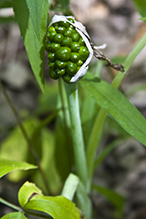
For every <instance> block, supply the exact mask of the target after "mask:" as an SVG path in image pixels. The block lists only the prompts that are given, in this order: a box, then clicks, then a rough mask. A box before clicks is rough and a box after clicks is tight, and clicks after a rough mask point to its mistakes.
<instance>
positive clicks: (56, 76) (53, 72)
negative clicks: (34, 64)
mask: <svg viewBox="0 0 146 219" xmlns="http://www.w3.org/2000/svg"><path fill="white" fill-rule="evenodd" d="M49 75H50V77H51V78H52V79H54V80H56V79H58V78H59V77H60V76H59V75H57V74H56V72H55V71H53V70H52V69H49Z"/></svg>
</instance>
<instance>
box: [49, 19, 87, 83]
mask: <svg viewBox="0 0 146 219" xmlns="http://www.w3.org/2000/svg"><path fill="white" fill-rule="evenodd" d="M68 20H69V21H70V22H71V23H74V20H73V19H72V18H69V19H68ZM45 49H46V51H47V52H48V59H49V63H48V66H49V75H50V77H51V78H52V79H58V78H59V77H62V78H63V80H64V81H65V82H66V83H70V80H71V78H72V77H73V76H74V75H75V74H76V73H77V72H78V71H79V69H80V67H81V66H82V65H83V63H84V62H85V61H86V59H87V58H88V56H89V50H88V48H87V47H86V44H85V42H84V40H83V38H82V37H81V36H80V34H79V33H78V32H77V31H76V30H75V28H74V26H73V25H72V24H70V23H69V22H68V21H60V22H56V23H53V24H52V25H51V26H49V27H48V29H47V34H46V42H45Z"/></svg>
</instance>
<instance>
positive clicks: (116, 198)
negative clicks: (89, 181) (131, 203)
mask: <svg viewBox="0 0 146 219" xmlns="http://www.w3.org/2000/svg"><path fill="white" fill-rule="evenodd" d="M92 188H93V189H94V190H96V191H97V192H98V193H100V194H101V195H103V196H104V197H105V198H107V199H108V200H109V201H110V202H111V203H112V204H113V205H114V206H115V207H116V208H117V210H118V211H119V213H122V211H123V207H124V203H125V199H124V197H123V196H122V195H120V194H119V193H117V192H114V191H112V190H110V189H108V188H106V187H102V186H99V185H93V186H92Z"/></svg>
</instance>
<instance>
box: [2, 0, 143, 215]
mask: <svg viewBox="0 0 146 219" xmlns="http://www.w3.org/2000/svg"><path fill="white" fill-rule="evenodd" d="M71 10H72V12H73V14H74V15H75V17H76V18H77V20H79V21H81V22H83V23H84V24H85V25H86V27H87V30H88V32H89V33H90V36H91V38H92V40H93V42H94V44H96V45H101V44H103V43H106V44H107V48H106V49H105V50H104V53H105V54H106V55H107V56H108V57H110V58H112V57H114V56H120V55H124V56H126V55H128V54H129V53H130V51H131V50H132V49H133V48H134V46H135V45H136V43H137V42H138V41H139V40H140V39H141V37H142V36H143V34H144V33H145V31H146V26H145V24H144V22H143V21H140V20H138V19H139V18H140V15H139V14H138V13H137V12H136V10H135V8H134V6H133V4H132V2H131V0H104V1H98V0H71ZM145 57H146V49H144V50H143V51H142V52H141V53H140V54H139V56H138V57H137V58H136V60H135V61H134V63H133V65H132V67H131V69H130V70H129V71H128V75H127V76H126V77H125V79H124V81H123V82H122V85H121V88H120V89H121V90H122V91H123V92H124V93H125V94H126V95H127V96H128V98H129V99H130V101H131V102H132V103H133V104H134V105H135V106H136V107H137V108H138V109H139V110H140V111H141V112H142V114H143V115H144V116H145V117H146V90H140V91H138V92H136V93H134V94H131V95H128V94H127V93H128V91H129V90H130V89H131V88H133V87H135V86H137V85H142V84H144V83H145V79H146V62H145ZM94 62H96V60H95V58H94V59H93V61H92V63H94ZM45 74H46V78H47V79H48V76H47V68H46V73H45ZM113 74H115V71H113V70H111V74H110V75H109V73H108V72H107V71H106V68H103V70H102V77H103V78H104V79H105V80H107V81H111V79H112V77H113ZM16 78H17V80H16ZM0 79H1V80H2V82H3V84H4V85H5V87H6V89H7V91H8V94H9V96H10V97H11V99H12V101H13V103H14V105H15V106H16V107H17V109H18V110H19V111H20V110H22V109H28V110H29V111H31V110H34V109H35V107H36V106H37V99H36V98H37V95H38V93H39V89H38V87H37V86H36V82H35V79H34V76H33V74H32V72H31V70H30V66H29V63H28V59H27V56H26V52H25V48H24V45H23V42H22V39H21V37H20V33H19V29H18V26H17V24H14V23H11V24H6V25H1V28H0ZM0 121H1V122H0V140H2V139H4V138H5V136H6V135H7V132H8V130H11V128H13V126H14V125H15V124H16V122H15V118H14V116H13V113H12V112H11V110H10V109H9V107H8V105H7V103H6V101H5V99H4V97H3V95H2V94H1V91H0ZM107 126H108V125H107ZM108 128H109V127H107V129H108ZM115 137H116V131H115V130H113V133H112V134H111V133H110V135H109V132H108V131H107V132H106V131H105V137H104V140H103V141H102V144H101V148H102V147H105V146H106V145H107V144H109V143H110V141H111V139H113V138H115ZM94 181H95V182H98V183H99V184H100V185H103V186H107V187H109V188H112V189H114V190H116V191H118V192H119V193H121V194H123V195H124V196H125V198H126V205H125V209H124V212H125V213H124V217H123V218H124V219H146V149H145V147H144V146H142V145H141V144H140V143H139V142H137V141H136V140H134V139H133V138H131V139H129V140H128V141H125V142H123V143H122V145H120V146H119V147H117V148H116V149H114V150H113V152H112V153H111V154H110V155H109V156H108V157H107V158H106V159H105V161H104V162H103V164H102V165H101V166H100V167H99V169H98V170H97V171H96V174H95V178H94ZM3 182H4V183H3ZM17 188H18V187H17V185H13V184H11V183H9V182H7V181H5V180H2V181H1V182H0V193H1V194H2V195H4V196H6V197H8V199H9V198H10V199H11V198H12V197H14V200H13V201H14V202H15V203H17V197H15V196H16V192H17ZM14 191H16V192H14ZM14 193H15V194H14ZM92 202H93V206H94V218H98V219H114V218H117V216H114V213H113V212H114V208H113V206H112V205H111V204H109V202H107V201H106V200H105V199H104V198H103V197H102V196H100V195H97V194H95V193H93V194H92ZM0 209H1V210H0V216H1V212H2V215H3V214H4V213H8V212H9V211H10V209H9V208H7V207H4V206H2V205H1V208H0Z"/></svg>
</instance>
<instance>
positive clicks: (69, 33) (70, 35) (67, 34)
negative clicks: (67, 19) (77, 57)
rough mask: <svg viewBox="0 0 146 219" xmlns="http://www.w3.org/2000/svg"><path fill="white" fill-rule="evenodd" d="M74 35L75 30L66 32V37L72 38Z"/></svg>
mask: <svg viewBox="0 0 146 219" xmlns="http://www.w3.org/2000/svg"><path fill="white" fill-rule="evenodd" d="M72 35H73V30H67V31H66V32H64V36H67V37H72Z"/></svg>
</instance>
